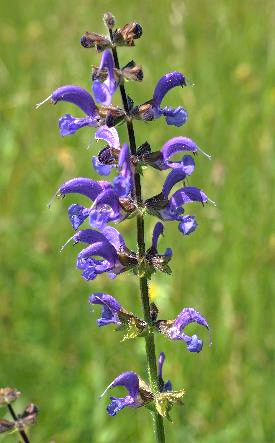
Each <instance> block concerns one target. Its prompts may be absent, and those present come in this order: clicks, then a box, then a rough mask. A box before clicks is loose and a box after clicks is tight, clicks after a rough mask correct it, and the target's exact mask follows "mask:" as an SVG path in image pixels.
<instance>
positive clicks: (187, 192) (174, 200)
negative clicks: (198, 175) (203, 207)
mask: <svg viewBox="0 0 275 443" xmlns="http://www.w3.org/2000/svg"><path fill="white" fill-rule="evenodd" d="M207 201H208V198H207V195H206V194H205V193H204V192H203V191H202V190H201V189H199V188H195V187H193V186H185V187H184V188H181V189H179V190H178V191H176V192H175V193H174V194H173V195H172V197H171V198H170V200H169V206H170V208H171V209H173V210H175V209H176V208H178V207H180V206H182V205H184V204H186V203H192V202H201V203H206V202H207Z"/></svg>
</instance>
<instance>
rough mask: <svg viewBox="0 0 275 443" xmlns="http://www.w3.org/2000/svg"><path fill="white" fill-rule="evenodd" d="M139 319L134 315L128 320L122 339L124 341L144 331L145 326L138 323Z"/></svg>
mask: <svg viewBox="0 0 275 443" xmlns="http://www.w3.org/2000/svg"><path fill="white" fill-rule="evenodd" d="M137 320H138V319H137V318H135V317H132V318H130V319H129V320H128V322H127V324H126V325H125V327H126V334H125V335H124V336H123V338H122V340H121V341H122V342H123V341H125V340H131V339H133V338H136V337H138V336H140V335H141V334H142V333H143V332H144V329H145V326H143V327H141V326H140V325H138V322H137Z"/></svg>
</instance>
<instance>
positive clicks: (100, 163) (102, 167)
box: [92, 125, 120, 175]
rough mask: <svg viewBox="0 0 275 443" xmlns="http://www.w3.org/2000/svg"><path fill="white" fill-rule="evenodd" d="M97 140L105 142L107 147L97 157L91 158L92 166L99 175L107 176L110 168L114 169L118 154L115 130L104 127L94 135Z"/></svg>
mask: <svg viewBox="0 0 275 443" xmlns="http://www.w3.org/2000/svg"><path fill="white" fill-rule="evenodd" d="M95 138H96V139H97V140H105V141H106V142H107V143H108V146H107V147H106V148H104V149H103V150H102V151H101V152H100V153H99V155H98V156H94V157H93V158H92V162H93V166H94V168H95V170H96V172H97V173H98V174H99V175H109V174H110V172H111V170H112V168H114V167H116V164H117V158H118V156H119V152H120V141H119V137H118V133H117V130H116V129H115V128H114V127H112V128H109V127H108V126H106V125H104V126H101V127H100V128H98V130H97V131H96V133H95Z"/></svg>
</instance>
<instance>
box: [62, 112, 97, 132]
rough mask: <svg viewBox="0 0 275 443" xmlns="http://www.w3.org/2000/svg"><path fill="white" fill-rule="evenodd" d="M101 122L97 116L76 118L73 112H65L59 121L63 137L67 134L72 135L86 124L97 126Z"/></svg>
mask: <svg viewBox="0 0 275 443" xmlns="http://www.w3.org/2000/svg"><path fill="white" fill-rule="evenodd" d="M98 124H99V121H98V118H97V117H96V118H95V117H90V116H89V117H84V118H76V117H73V116H72V115H71V114H64V115H63V116H62V117H61V118H60V119H59V121H58V126H59V130H60V134H61V136H62V137H65V136H66V135H72V134H74V133H75V132H76V131H78V129H81V128H84V127H85V126H92V127H94V128H96V127H97V126H98Z"/></svg>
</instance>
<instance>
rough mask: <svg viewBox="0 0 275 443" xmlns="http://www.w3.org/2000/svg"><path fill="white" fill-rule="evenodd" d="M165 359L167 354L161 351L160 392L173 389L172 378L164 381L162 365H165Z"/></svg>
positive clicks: (159, 369)
mask: <svg viewBox="0 0 275 443" xmlns="http://www.w3.org/2000/svg"><path fill="white" fill-rule="evenodd" d="M164 360H165V354H164V352H161V353H160V354H159V360H158V380H159V385H160V392H167V391H172V389H173V388H172V383H171V382H170V380H168V381H167V382H166V383H164V381H163V378H162V367H163V363H164Z"/></svg>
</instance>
